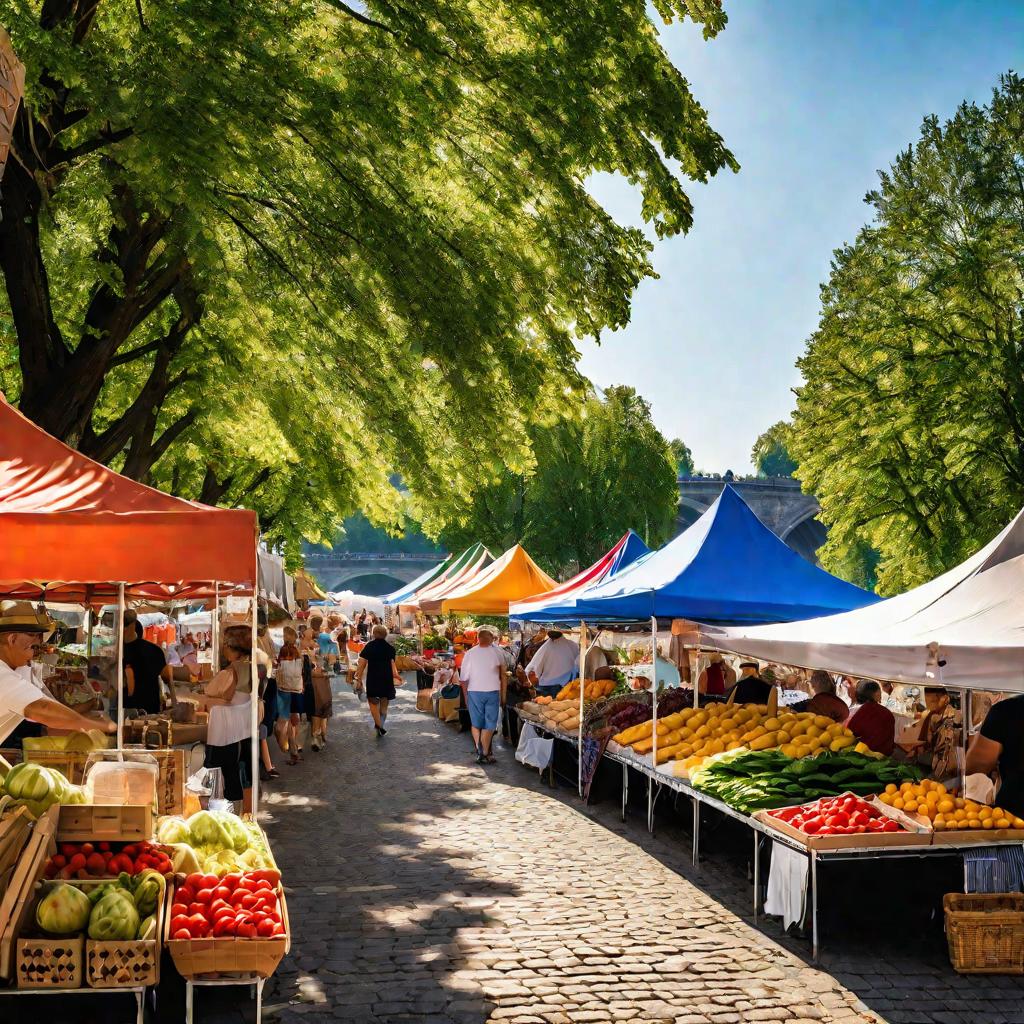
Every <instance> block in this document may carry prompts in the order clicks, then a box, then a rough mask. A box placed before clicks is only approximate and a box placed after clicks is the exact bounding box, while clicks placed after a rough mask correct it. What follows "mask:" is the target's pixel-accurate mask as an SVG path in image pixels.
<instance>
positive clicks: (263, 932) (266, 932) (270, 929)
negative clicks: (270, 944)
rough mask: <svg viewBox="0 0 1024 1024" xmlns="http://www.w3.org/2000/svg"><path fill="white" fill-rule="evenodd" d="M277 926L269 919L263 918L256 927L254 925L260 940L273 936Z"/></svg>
mask: <svg viewBox="0 0 1024 1024" xmlns="http://www.w3.org/2000/svg"><path fill="white" fill-rule="evenodd" d="M276 927H277V925H275V924H274V922H273V921H271V920H270V918H269V917H267V918H264V919H263V920H262V921H260V923H259V924H258V925H256V934H257V935H259V936H260V938H262V939H269V938H270V936H271V935H273V934H274V929H275V928H276Z"/></svg>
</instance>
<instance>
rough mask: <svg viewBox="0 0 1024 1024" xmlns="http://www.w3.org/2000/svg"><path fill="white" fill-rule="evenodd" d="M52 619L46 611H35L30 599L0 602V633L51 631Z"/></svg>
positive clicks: (47, 634) (45, 632) (45, 633)
mask: <svg viewBox="0 0 1024 1024" xmlns="http://www.w3.org/2000/svg"><path fill="white" fill-rule="evenodd" d="M53 628H54V624H53V620H52V619H51V618H50V617H49V616H48V615H47V614H46V612H41V611H37V610H36V609H35V608H34V607H33V606H32V603H31V602H30V601H4V602H3V603H2V604H0V633H42V634H43V636H44V637H48V636H49V635H50V634H51V633H52V632H53Z"/></svg>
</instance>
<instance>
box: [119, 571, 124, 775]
mask: <svg viewBox="0 0 1024 1024" xmlns="http://www.w3.org/2000/svg"><path fill="white" fill-rule="evenodd" d="M124 610H125V609H124V584H123V583H118V585H117V751H118V753H119V754H120V755H121V760H124V698H125V693H124Z"/></svg>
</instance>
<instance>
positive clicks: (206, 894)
mask: <svg viewBox="0 0 1024 1024" xmlns="http://www.w3.org/2000/svg"><path fill="white" fill-rule="evenodd" d="M212 899H213V889H200V890H199V892H197V893H196V903H209V902H210V901H211V900H212Z"/></svg>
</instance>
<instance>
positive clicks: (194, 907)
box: [188, 903, 206, 918]
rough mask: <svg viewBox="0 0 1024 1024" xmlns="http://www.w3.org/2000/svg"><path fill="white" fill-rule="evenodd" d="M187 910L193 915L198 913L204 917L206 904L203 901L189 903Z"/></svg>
mask: <svg viewBox="0 0 1024 1024" xmlns="http://www.w3.org/2000/svg"><path fill="white" fill-rule="evenodd" d="M188 912H189V913H190V914H191V915H193V916H195V915H196V914H198V915H199V916H200V917H203V918H205V917H206V904H205V903H190V904H189V905H188Z"/></svg>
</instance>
